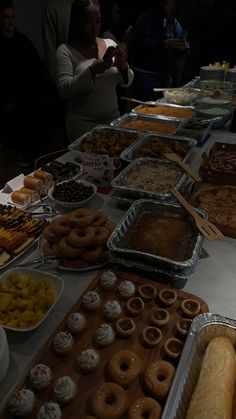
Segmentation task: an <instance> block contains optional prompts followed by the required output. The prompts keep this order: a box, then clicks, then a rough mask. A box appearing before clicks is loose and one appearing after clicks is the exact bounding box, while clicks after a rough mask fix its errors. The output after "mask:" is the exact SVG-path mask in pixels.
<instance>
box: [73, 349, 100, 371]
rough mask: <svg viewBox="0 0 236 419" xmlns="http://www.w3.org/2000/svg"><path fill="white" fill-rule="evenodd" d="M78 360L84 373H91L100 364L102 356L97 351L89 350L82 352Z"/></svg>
mask: <svg viewBox="0 0 236 419" xmlns="http://www.w3.org/2000/svg"><path fill="white" fill-rule="evenodd" d="M76 359H77V362H78V365H79V366H80V368H81V370H82V371H83V372H86V373H91V372H93V371H94V370H95V369H96V367H97V365H98V364H99V361H100V355H99V353H98V351H95V349H91V348H89V349H85V350H84V351H82V352H81V353H80V354H79V355H78V356H77V358H76Z"/></svg>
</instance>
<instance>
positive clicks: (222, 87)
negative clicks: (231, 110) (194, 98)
mask: <svg viewBox="0 0 236 419" xmlns="http://www.w3.org/2000/svg"><path fill="white" fill-rule="evenodd" d="M188 86H189V87H196V88H198V89H206V90H215V91H222V92H230V91H234V90H236V83H233V82H231V81H223V80H222V81H221V80H200V79H199V78H195V79H193V80H192V81H191V82H189V83H188Z"/></svg>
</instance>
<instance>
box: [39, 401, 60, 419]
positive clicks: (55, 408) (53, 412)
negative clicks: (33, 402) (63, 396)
mask: <svg viewBox="0 0 236 419" xmlns="http://www.w3.org/2000/svg"><path fill="white" fill-rule="evenodd" d="M61 417H62V412H61V408H60V406H59V404H58V403H55V402H49V403H46V404H44V405H43V406H41V408H40V410H39V412H38V414H37V419H61Z"/></svg>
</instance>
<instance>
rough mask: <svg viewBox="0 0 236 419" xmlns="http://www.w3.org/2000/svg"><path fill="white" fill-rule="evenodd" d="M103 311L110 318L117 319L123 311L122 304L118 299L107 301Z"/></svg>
mask: <svg viewBox="0 0 236 419" xmlns="http://www.w3.org/2000/svg"><path fill="white" fill-rule="evenodd" d="M103 313H104V315H105V317H106V318H107V319H108V320H115V319H117V317H119V316H120V315H121V313H122V308H121V305H120V303H119V302H118V301H116V300H110V301H107V302H106V303H105V304H104V306H103Z"/></svg>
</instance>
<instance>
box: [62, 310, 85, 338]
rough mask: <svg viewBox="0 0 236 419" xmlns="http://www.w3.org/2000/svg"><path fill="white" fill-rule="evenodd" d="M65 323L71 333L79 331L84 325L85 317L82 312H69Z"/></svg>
mask: <svg viewBox="0 0 236 419" xmlns="http://www.w3.org/2000/svg"><path fill="white" fill-rule="evenodd" d="M66 325H67V327H68V329H69V331H70V332H71V333H80V332H81V331H82V330H84V328H85V327H86V317H85V315H84V314H83V313H71V314H69V316H68V317H67V320H66Z"/></svg>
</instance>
